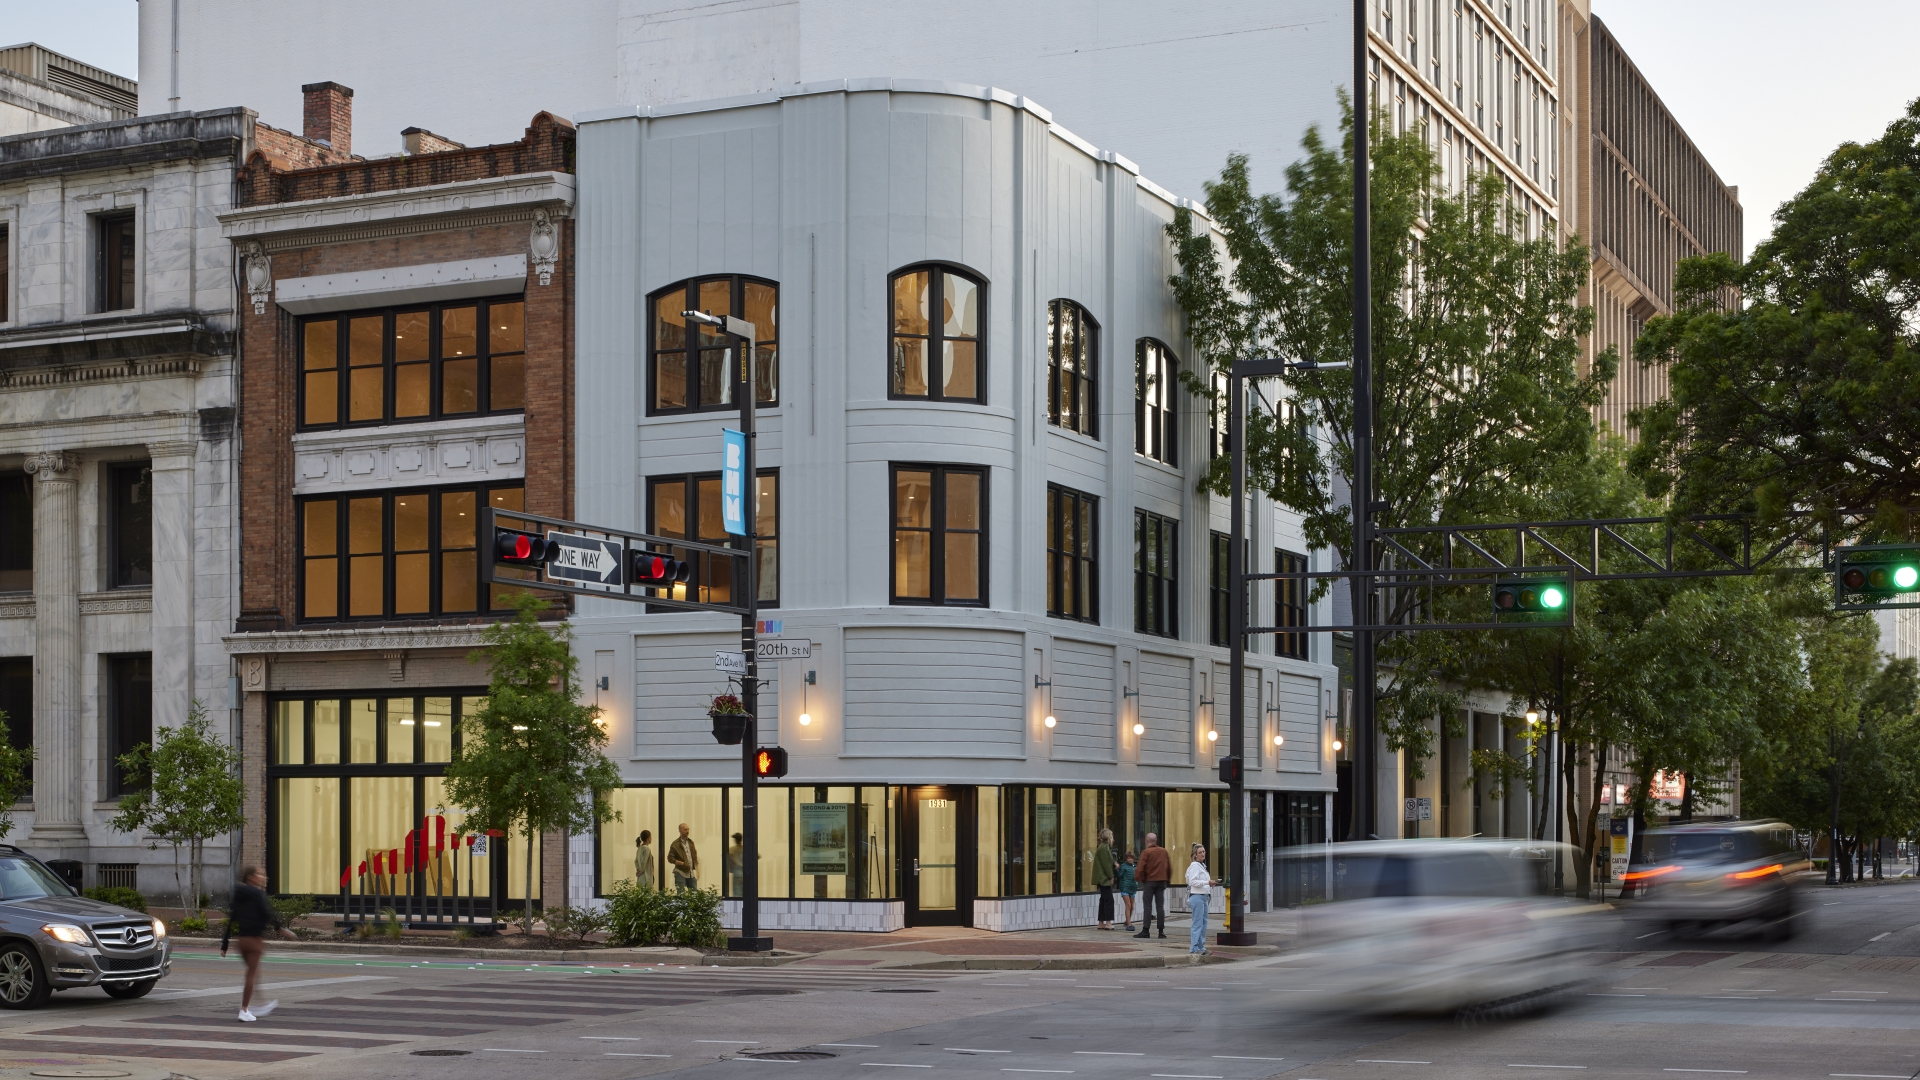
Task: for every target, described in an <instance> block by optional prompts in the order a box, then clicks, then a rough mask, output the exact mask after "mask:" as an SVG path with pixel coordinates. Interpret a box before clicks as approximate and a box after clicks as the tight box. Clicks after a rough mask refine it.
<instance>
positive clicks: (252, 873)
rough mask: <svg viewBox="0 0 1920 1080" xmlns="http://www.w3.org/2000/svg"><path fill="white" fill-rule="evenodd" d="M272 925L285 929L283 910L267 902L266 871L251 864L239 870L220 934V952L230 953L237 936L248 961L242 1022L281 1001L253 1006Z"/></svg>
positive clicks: (282, 930)
mask: <svg viewBox="0 0 1920 1080" xmlns="http://www.w3.org/2000/svg"><path fill="white" fill-rule="evenodd" d="M269 926H271V927H273V928H274V929H275V930H277V931H278V932H279V933H281V934H283V935H284V934H285V933H286V928H285V927H283V926H281V925H280V913H279V912H277V911H275V910H273V905H272V904H270V903H268V902H267V872H266V871H265V870H262V869H260V868H259V867H257V866H249V867H247V868H246V869H245V870H242V871H240V881H239V883H238V884H236V885H235V886H234V887H233V904H232V906H231V907H229V908H228V910H227V928H226V929H225V930H224V931H222V932H221V934H220V955H221V956H222V957H225V956H226V955H227V943H228V941H229V940H232V939H236V938H237V939H238V941H237V942H236V943H237V944H238V945H239V946H240V958H241V959H242V960H245V961H246V962H247V979H246V984H245V985H244V986H242V987H241V988H240V1022H241V1023H243V1024H251V1023H253V1022H254V1021H255V1020H258V1019H259V1018H260V1017H262V1016H265V1015H267V1014H268V1013H270V1012H272V1011H273V1010H274V1009H275V1007H277V1006H278V1005H279V1004H280V1002H279V1001H277V1000H276V1001H269V1002H267V1003H266V1004H265V1005H262V1006H260V1008H259V1009H258V1010H254V1009H250V1008H248V1006H250V1005H252V1004H253V986H254V984H255V983H256V982H258V981H259V980H260V956H261V954H263V953H265V952H266V951H267V943H266V933H267V927H269Z"/></svg>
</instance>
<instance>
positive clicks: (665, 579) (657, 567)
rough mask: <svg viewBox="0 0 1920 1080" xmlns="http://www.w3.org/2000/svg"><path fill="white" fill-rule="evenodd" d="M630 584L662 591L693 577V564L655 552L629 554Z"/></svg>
mask: <svg viewBox="0 0 1920 1080" xmlns="http://www.w3.org/2000/svg"><path fill="white" fill-rule="evenodd" d="M630 558H631V559H632V566H631V567H630V570H631V574H630V575H629V576H630V577H631V579H632V583H633V584H635V585H639V586H642V587H646V588H655V589H664V588H666V587H668V586H671V585H676V584H679V583H681V582H684V581H686V580H688V579H689V578H691V577H693V564H692V563H689V562H687V561H686V560H684V559H675V558H673V557H671V556H668V555H662V554H660V553H659V552H655V551H635V552H633V553H631V556H630Z"/></svg>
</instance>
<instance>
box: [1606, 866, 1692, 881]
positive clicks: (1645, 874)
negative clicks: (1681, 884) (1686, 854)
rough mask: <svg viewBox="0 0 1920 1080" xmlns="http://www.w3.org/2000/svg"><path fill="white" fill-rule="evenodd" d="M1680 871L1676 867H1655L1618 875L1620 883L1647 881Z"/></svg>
mask: <svg viewBox="0 0 1920 1080" xmlns="http://www.w3.org/2000/svg"><path fill="white" fill-rule="evenodd" d="M1678 869H1680V867H1678V866H1656V867H1654V868H1653V869H1651V870H1629V871H1627V872H1626V873H1624V874H1621V875H1620V880H1621V881H1647V880H1649V879H1652V878H1657V877H1659V876H1660V875H1662V874H1671V873H1673V872H1674V871H1675V870H1678Z"/></svg>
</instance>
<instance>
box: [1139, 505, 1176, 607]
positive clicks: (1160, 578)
mask: <svg viewBox="0 0 1920 1080" xmlns="http://www.w3.org/2000/svg"><path fill="white" fill-rule="evenodd" d="M1149 532H1152V533H1154V534H1155V535H1154V540H1155V545H1154V550H1155V551H1156V552H1157V553H1158V558H1157V559H1156V560H1155V561H1156V562H1157V563H1158V565H1157V566H1149V565H1147V550H1148V548H1147V535H1148V533H1149ZM1133 629H1134V632H1135V633H1141V634H1151V635H1153V636H1155V637H1164V638H1176V639H1177V638H1179V636H1180V522H1179V521H1177V520H1175V519H1173V518H1170V517H1166V516H1164V515H1162V514H1156V513H1154V512H1152V511H1151V510H1139V509H1136V510H1135V511H1134V512H1133Z"/></svg>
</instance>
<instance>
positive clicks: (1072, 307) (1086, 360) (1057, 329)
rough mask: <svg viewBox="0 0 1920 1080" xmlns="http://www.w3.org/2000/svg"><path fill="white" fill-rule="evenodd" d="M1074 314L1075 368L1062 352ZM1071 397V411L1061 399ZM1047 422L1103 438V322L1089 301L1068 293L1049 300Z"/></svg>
mask: <svg viewBox="0 0 1920 1080" xmlns="http://www.w3.org/2000/svg"><path fill="white" fill-rule="evenodd" d="M1069 315H1070V316H1073V319H1072V322H1073V326H1074V345H1075V350H1076V356H1075V358H1074V359H1075V363H1074V365H1073V370H1068V365H1067V364H1066V363H1065V359H1064V357H1063V356H1062V355H1061V347H1060V342H1061V339H1062V337H1063V336H1064V333H1065V331H1064V327H1065V325H1066V323H1067V319H1066V316H1069ZM1068 398H1071V399H1072V401H1073V411H1072V412H1071V413H1069V412H1068V411H1067V409H1066V408H1064V407H1063V405H1062V402H1063V401H1066V400H1067V399H1068ZM1047 423H1048V424H1051V425H1052V426H1054V427H1057V428H1060V429H1061V430H1063V431H1071V432H1075V433H1076V434H1080V435H1085V436H1086V437H1087V438H1089V439H1093V440H1096V441H1097V440H1098V439H1099V438H1100V323H1099V322H1098V320H1096V319H1094V317H1093V313H1092V312H1089V311H1088V310H1087V308H1086V305H1084V304H1081V303H1080V302H1078V301H1076V300H1069V299H1067V298H1065V297H1056V298H1054V299H1052V300H1049V301H1048V302H1047Z"/></svg>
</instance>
